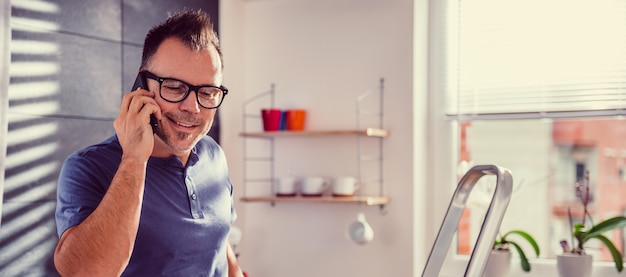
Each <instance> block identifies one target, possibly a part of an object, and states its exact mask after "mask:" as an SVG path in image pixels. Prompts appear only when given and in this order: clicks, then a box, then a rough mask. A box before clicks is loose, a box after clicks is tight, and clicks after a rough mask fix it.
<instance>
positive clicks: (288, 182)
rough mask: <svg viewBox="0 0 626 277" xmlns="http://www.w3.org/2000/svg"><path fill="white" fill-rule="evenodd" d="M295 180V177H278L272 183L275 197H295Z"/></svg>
mask: <svg viewBox="0 0 626 277" xmlns="http://www.w3.org/2000/svg"><path fill="white" fill-rule="evenodd" d="M296 192H297V180H296V178H295V177H280V178H276V180H275V181H274V193H275V194H276V196H296Z"/></svg>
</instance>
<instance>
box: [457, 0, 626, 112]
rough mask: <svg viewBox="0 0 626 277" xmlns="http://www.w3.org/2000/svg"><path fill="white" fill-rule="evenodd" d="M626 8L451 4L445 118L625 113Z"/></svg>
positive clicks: (596, 3)
mask: <svg viewBox="0 0 626 277" xmlns="http://www.w3.org/2000/svg"><path fill="white" fill-rule="evenodd" d="M625 3H626V1H623V0H593V1H592V0H588V1H582V0H576V1H571V0H568V1H564V0H528V1H507V0H462V1H461V0H451V1H449V2H448V6H447V17H448V19H447V20H446V22H448V23H450V24H449V25H448V26H447V36H446V40H447V43H446V53H447V55H446V57H447V59H446V61H447V63H446V72H447V78H448V80H447V84H446V93H447V99H448V100H447V101H446V103H447V109H446V113H447V116H448V117H449V118H451V119H461V120H471V119H481V118H482V119H507V118H554V117H579V116H607V115H608V116H610V115H624V114H626V111H625V109H626V4H625Z"/></svg>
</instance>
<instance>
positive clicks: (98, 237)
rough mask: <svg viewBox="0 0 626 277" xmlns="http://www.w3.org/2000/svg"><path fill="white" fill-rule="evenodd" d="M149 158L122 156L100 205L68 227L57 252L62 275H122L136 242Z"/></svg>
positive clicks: (56, 262) (55, 258)
mask: <svg viewBox="0 0 626 277" xmlns="http://www.w3.org/2000/svg"><path fill="white" fill-rule="evenodd" d="M145 174H146V162H145V161H144V162H142V161H134V160H129V159H122V161H121V163H120V166H119V168H118V170H117V173H116V174H115V176H114V177H113V181H112V182H111V185H110V187H109V189H108V190H107V192H106V194H105V195H104V197H103V198H102V201H101V202H100V204H99V205H98V207H97V208H96V209H95V210H94V211H93V213H92V214H91V215H89V217H87V218H86V219H85V220H84V221H83V222H82V223H80V224H79V225H77V226H74V227H71V228H69V229H68V230H66V231H65V232H64V233H63V235H62V236H61V240H60V241H59V244H58V245H57V248H56V250H55V253H54V262H55V265H56V267H57V270H58V271H59V273H61V275H63V276H119V275H120V274H121V273H122V272H123V270H124V269H125V268H126V266H127V265H128V261H129V260H130V255H131V253H132V250H133V246H134V243H135V237H136V235H137V229H138V226H139V216H140V214H141V205H142V199H143V191H144V182H145Z"/></svg>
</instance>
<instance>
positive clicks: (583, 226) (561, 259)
mask: <svg viewBox="0 0 626 277" xmlns="http://www.w3.org/2000/svg"><path fill="white" fill-rule="evenodd" d="M576 196H577V197H578V199H580V201H581V202H582V205H583V218H582V222H581V223H576V224H573V222H572V215H571V212H570V211H569V210H568V213H569V220H570V227H571V228H572V229H573V232H572V241H574V240H576V244H575V247H572V248H570V247H569V244H568V242H567V241H566V240H563V241H561V247H562V248H563V253H564V255H560V256H557V266H558V267H559V268H558V269H559V274H560V275H561V276H574V275H572V274H574V273H573V272H579V273H584V274H586V275H580V276H589V275H590V274H591V260H592V259H591V256H590V255H587V254H586V253H585V247H584V246H585V243H586V242H587V241H589V240H591V239H597V240H599V241H601V242H602V243H603V244H604V246H606V248H607V249H608V250H609V252H610V253H611V256H612V257H613V261H614V262H615V268H616V269H617V271H618V272H622V270H623V269H624V265H623V262H624V261H623V259H622V254H621V253H620V252H619V250H617V247H615V244H613V242H612V241H611V240H610V239H609V238H608V237H606V236H604V235H603V233H604V232H607V231H611V230H614V229H618V228H623V227H624V226H626V217H624V216H616V217H612V218H609V219H606V220H603V221H601V222H599V223H598V224H594V223H593V219H592V218H591V215H590V214H589V210H588V204H589V202H590V201H591V199H592V197H591V194H590V192H589V171H587V172H585V179H584V183H583V184H582V185H581V184H580V183H576ZM587 220H588V222H587ZM572 246H574V244H572ZM582 259H584V260H586V261H585V262H582V261H581V260H582ZM565 263H567V265H566V264H565ZM583 265H584V266H585V268H584V269H583V268H581V269H573V267H578V266H583Z"/></svg>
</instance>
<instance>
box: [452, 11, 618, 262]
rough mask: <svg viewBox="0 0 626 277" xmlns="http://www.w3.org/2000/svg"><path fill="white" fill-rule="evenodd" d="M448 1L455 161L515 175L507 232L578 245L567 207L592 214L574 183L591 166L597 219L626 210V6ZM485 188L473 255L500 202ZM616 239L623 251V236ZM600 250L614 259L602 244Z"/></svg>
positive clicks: (549, 253) (476, 204)
mask: <svg viewBox="0 0 626 277" xmlns="http://www.w3.org/2000/svg"><path fill="white" fill-rule="evenodd" d="M446 3H447V4H446V5H445V7H444V11H445V12H444V14H445V18H446V19H445V23H444V25H445V27H444V28H443V29H444V31H445V32H444V34H445V35H443V41H444V47H443V49H444V50H443V52H444V54H443V56H444V57H443V58H442V61H443V62H442V63H443V67H444V70H443V72H444V73H443V75H444V76H445V80H444V81H443V83H444V84H442V85H441V86H442V89H443V90H445V95H446V101H445V102H446V108H445V109H446V111H445V113H446V118H447V120H448V121H449V122H451V123H454V125H455V126H458V132H457V133H458V134H459V135H458V138H457V141H456V143H457V145H454V146H453V147H454V148H455V149H457V151H456V153H455V155H456V158H455V160H456V161H457V162H458V165H459V169H460V172H461V173H462V172H463V169H461V168H466V169H467V168H468V165H470V166H471V165H478V164H497V165H500V166H502V167H505V168H508V169H509V170H511V172H512V173H513V178H514V193H513V196H512V198H511V203H510V205H509V208H508V210H507V214H506V216H505V218H504V220H503V223H502V225H501V231H503V232H506V231H509V230H512V229H522V230H525V231H527V232H529V233H531V234H532V235H533V236H534V237H535V238H536V239H537V240H538V242H539V243H540V246H541V249H542V255H541V256H542V257H546V258H552V257H554V256H555V255H556V254H558V253H561V252H562V250H561V249H560V246H559V243H558V242H559V241H560V240H562V239H566V240H568V241H571V237H570V230H571V229H570V227H569V216H568V214H569V213H571V215H572V218H573V220H574V221H577V220H578V219H579V218H580V217H581V216H582V207H581V206H580V205H579V202H578V201H577V199H576V194H575V186H576V182H579V181H580V180H581V179H582V177H583V176H584V174H585V172H586V171H587V170H588V171H589V173H590V177H591V180H590V183H591V187H592V195H593V202H592V203H593V205H592V211H591V212H592V215H593V216H594V219H595V220H594V221H596V222H597V221H599V220H601V219H605V218H608V217H611V216H617V215H621V214H623V211H624V210H626V180H625V177H624V173H623V170H624V166H625V165H626V119H625V118H624V115H626V111H625V110H624V109H625V108H626V2H624V1H622V0H598V1H565V0H549V1H545V0H529V1H504V0H462V1H459V0H449V1H447V2H446ZM474 190H475V191H476V192H472V196H471V200H470V201H469V204H468V209H467V210H466V213H465V216H466V218H465V221H464V222H466V223H465V224H463V225H460V226H459V236H458V242H457V243H458V244H457V252H458V253H461V254H463V253H471V248H470V247H469V245H470V244H473V243H474V238H475V235H476V233H477V232H478V230H479V229H480V222H482V213H484V210H485V209H486V205H487V204H488V199H489V198H490V194H489V193H491V191H489V190H476V189H474ZM568 210H569V211H570V212H569V213H568ZM478 215H480V216H478ZM467 222H469V224H467ZM606 235H608V236H609V237H610V238H611V239H612V240H614V242H615V244H616V245H618V246H620V248H621V250H622V251H623V250H624V249H623V245H624V242H623V239H622V237H623V235H622V233H621V232H620V231H616V232H613V233H607V234H606ZM570 244H571V242H570ZM595 246H597V247H595ZM589 250H590V251H591V254H594V255H595V256H596V259H597V260H606V261H611V260H612V259H611V257H610V254H608V253H607V252H606V251H605V250H603V249H602V246H601V245H600V244H597V245H594V246H591V245H590V246H589ZM527 253H532V252H530V251H528V252H527Z"/></svg>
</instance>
